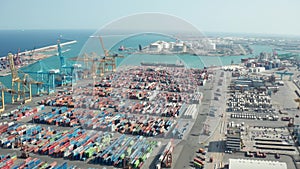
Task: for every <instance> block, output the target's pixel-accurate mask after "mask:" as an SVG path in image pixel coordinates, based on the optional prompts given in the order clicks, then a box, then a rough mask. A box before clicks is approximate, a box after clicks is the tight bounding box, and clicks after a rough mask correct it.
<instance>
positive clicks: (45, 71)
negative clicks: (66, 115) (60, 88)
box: [24, 60, 60, 95]
mask: <svg viewBox="0 0 300 169" xmlns="http://www.w3.org/2000/svg"><path fill="white" fill-rule="evenodd" d="M36 66H37V67H39V68H38V70H37V69H36V67H31V70H26V71H24V72H25V73H29V74H32V75H35V76H36V79H37V81H40V82H43V85H42V86H40V87H37V94H38V95H40V94H46V93H47V94H51V93H53V92H54V91H55V76H56V75H58V74H59V73H60V72H59V69H50V68H47V66H46V65H45V64H44V63H43V61H41V60H39V61H38V63H37V64H36Z"/></svg>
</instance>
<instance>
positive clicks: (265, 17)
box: [0, 0, 300, 35]
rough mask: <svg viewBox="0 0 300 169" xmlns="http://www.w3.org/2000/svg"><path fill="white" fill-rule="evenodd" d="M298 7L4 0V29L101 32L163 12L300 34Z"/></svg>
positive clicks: (227, 26) (218, 24)
mask: <svg viewBox="0 0 300 169" xmlns="http://www.w3.org/2000/svg"><path fill="white" fill-rule="evenodd" d="M299 6H300V1H298V0H287V1H281V0H264V1H259V0H253V1H240V0H229V1H216V0H212V1H211V0H210V1H209V0H200V1H199V0H191V1H188V2H181V1H174V0H172V1H171V0H165V1H158V0H153V1H139V0H131V1H121V0H115V1H97V0H88V1H79V0H51V1H47V2H44V1H39V0H26V1H22V0H2V1H1V2H0V20H1V23H0V30H36V29H37V30H44V29H46V30H47V29H48V30H54V29H59V30H65V29H68V30H73V29H74V30H95V31H96V30H99V29H100V28H103V27H104V26H106V25H108V24H110V23H112V22H113V21H116V20H119V19H120V18H124V17H127V16H132V15H135V14H140V13H162V14H167V15H170V16H175V17H178V18H180V19H183V20H185V21H187V22H189V23H190V24H192V25H194V26H195V27H196V28H197V29H198V30H200V31H201V32H221V33H238V34H240V33H243V34H263V35H265V34H266V35H273V34H274V35H300V22H298V20H299V16H300V11H299V10H298V7H299ZM137 24H138V23H137Z"/></svg>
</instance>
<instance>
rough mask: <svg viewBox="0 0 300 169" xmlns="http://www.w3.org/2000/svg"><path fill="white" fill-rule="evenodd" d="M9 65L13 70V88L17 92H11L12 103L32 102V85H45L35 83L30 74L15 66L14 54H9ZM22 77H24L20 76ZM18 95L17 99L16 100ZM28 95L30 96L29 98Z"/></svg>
mask: <svg viewBox="0 0 300 169" xmlns="http://www.w3.org/2000/svg"><path fill="white" fill-rule="evenodd" d="M8 59H9V65H10V70H11V77H12V78H11V88H12V89H13V90H15V91H16V92H11V101H12V103H15V102H16V101H21V98H22V99H23V102H24V103H27V102H30V101H31V100H32V90H31V85H32V84H35V85H37V86H41V85H42V84H43V83H42V82H38V81H35V80H34V79H32V78H31V77H30V76H29V75H28V74H25V73H24V72H22V71H21V70H18V69H17V68H16V67H15V64H14V58H13V54H12V53H9V54H8ZM19 74H20V75H22V76H19ZM15 94H17V98H15ZM27 95H28V96H27Z"/></svg>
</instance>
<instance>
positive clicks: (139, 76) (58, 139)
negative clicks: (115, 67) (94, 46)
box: [0, 66, 209, 168]
mask: <svg viewBox="0 0 300 169" xmlns="http://www.w3.org/2000/svg"><path fill="white" fill-rule="evenodd" d="M208 77H209V75H208V72H207V70H196V69H184V68H182V67H175V68H174V67H151V66H136V67H126V68H124V69H120V70H119V71H117V72H116V73H113V74H107V75H106V76H104V77H103V78H100V79H97V80H94V79H86V80H84V81H78V83H76V85H74V86H73V89H72V90H61V91H59V92H57V93H55V94H53V95H49V96H44V97H43V98H41V99H39V100H38V102H37V103H38V105H34V106H31V107H30V106H27V105H23V106H19V107H18V108H17V109H13V110H10V111H9V112H6V113H5V114H2V116H1V117H2V119H3V122H2V123H1V126H0V131H1V132H0V147H1V148H2V149H5V150H12V151H16V152H17V154H18V153H21V155H22V156H24V157H25V156H26V157H29V158H30V157H31V156H43V157H44V158H47V157H48V158H51V159H52V158H54V159H57V161H60V162H61V161H63V163H62V164H59V165H58V162H56V163H54V161H53V163H49V162H41V160H37V159H38V158H37V159H34V160H33V161H32V162H30V164H29V162H28V163H27V162H26V163H22V165H23V164H25V166H31V165H34V166H43V167H44V168H47V167H48V168H51V167H52V168H54V164H55V166H56V167H57V168H59V167H60V168H72V166H70V165H69V163H71V164H72V163H73V162H76V161H77V162H78V163H81V164H79V165H78V166H82V165H83V164H91V165H92V166H93V167H94V168H101V167H103V166H105V167H107V168H110V167H117V168H124V167H125V168H126V167H131V168H148V166H149V165H151V164H150V163H156V164H155V166H156V167H158V168H172V167H174V164H173V163H172V161H173V160H174V159H173V158H172V155H173V150H174V148H175V145H176V144H178V142H180V140H182V139H185V138H186V137H187V135H188V133H189V131H190V130H191V127H192V126H193V123H194V122H195V119H196V118H197V116H198V109H199V107H200V104H201V102H202V101H201V100H202V99H203V93H201V92H200V91H199V87H200V86H202V85H203V81H206V80H208ZM184 78H187V81H186V80H184ZM199 81H202V82H201V83H199ZM31 105H33V104H31ZM153 138H155V139H153ZM170 139H174V140H172V141H170ZM21 155H20V156H21ZM156 156H159V158H158V159H155V157H156ZM149 158H150V159H151V160H153V161H152V162H151V161H150V162H149V161H147V159H149ZM28 161H29V160H28ZM40 163H42V164H41V165H40ZM145 163H146V166H144V164H145ZM19 168H20V167H19ZM40 168H41V167H40ZM73 168H76V167H73ZM78 168H82V167H78ZM83 168H84V167H83ZM91 168H92V167H91Z"/></svg>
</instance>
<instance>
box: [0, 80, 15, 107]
mask: <svg viewBox="0 0 300 169" xmlns="http://www.w3.org/2000/svg"><path fill="white" fill-rule="evenodd" d="M0 92H1V98H0V105H1V106H0V113H2V112H3V111H4V110H5V99H4V92H8V93H12V92H15V91H13V90H11V89H8V88H6V87H5V86H4V85H3V84H2V83H1V82H0Z"/></svg>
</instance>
